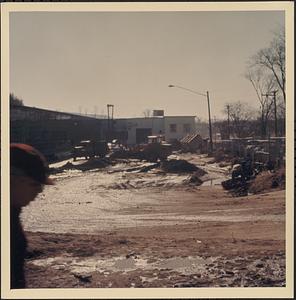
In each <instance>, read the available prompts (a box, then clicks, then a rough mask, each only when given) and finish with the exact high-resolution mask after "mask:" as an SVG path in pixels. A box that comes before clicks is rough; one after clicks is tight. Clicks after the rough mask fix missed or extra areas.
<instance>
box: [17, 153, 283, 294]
mask: <svg viewBox="0 0 296 300" xmlns="http://www.w3.org/2000/svg"><path fill="white" fill-rule="evenodd" d="M177 158H180V157H177ZM182 158H183V159H186V160H187V161H189V162H191V163H194V164H195V165H196V166H198V167H199V168H201V169H203V170H205V171H206V172H207V173H206V174H204V175H202V176H201V181H202V182H204V183H203V184H202V185H200V182H197V183H196V181H192V180H190V178H191V177H192V174H189V173H186V172H185V173H179V174H176V173H165V172H163V171H162V170H161V169H159V168H152V169H151V170H150V171H148V172H141V170H143V166H144V167H147V166H151V164H147V163H146V164H144V165H143V163H142V162H139V161H118V162H117V163H116V164H115V163H112V164H104V166H100V167H99V168H95V169H93V168H88V170H87V171H86V170H84V171H82V170H81V169H77V168H73V167H71V165H70V164H68V167H70V168H65V170H64V171H63V172H61V169H63V168H61V169H60V170H59V172H56V174H55V175H53V177H54V178H55V180H56V185H55V186H48V187H46V189H45V190H44V192H43V193H42V194H40V196H39V197H38V199H36V200H35V201H34V202H32V203H31V204H30V205H29V206H28V207H26V208H25V209H24V211H23V214H22V220H23V224H24V228H25V230H26V232H27V237H28V240H29V253H28V257H27V259H26V276H27V285H28V288H71V287H77V288H83V287H85V288H90V287H91V288H93V287H96V288H119V287H120V288H121V287H136V288H138V287H254V286H258V287H265V286H266V287H267V286H268V287H273V286H285V191H284V190H281V189H279V188H275V189H270V190H268V191H265V192H263V193H260V194H255V195H248V196H245V197H233V196H232V195H231V194H230V193H228V192H227V191H225V190H223V188H222V187H221V185H220V182H221V180H224V179H225V178H226V176H227V166H226V167H224V168H222V167H219V165H218V164H208V162H209V158H207V157H205V156H198V155H191V154H186V155H185V154H184V155H182ZM84 163H85V161H83V160H81V161H77V162H76V163H75V164H76V165H77V166H79V165H83V164H84ZM71 164H72V162H71ZM63 165H65V162H63V163H60V164H56V165H54V166H53V167H55V168H58V167H61V166H63ZM220 165H221V164H220ZM148 169H149V168H148Z"/></svg>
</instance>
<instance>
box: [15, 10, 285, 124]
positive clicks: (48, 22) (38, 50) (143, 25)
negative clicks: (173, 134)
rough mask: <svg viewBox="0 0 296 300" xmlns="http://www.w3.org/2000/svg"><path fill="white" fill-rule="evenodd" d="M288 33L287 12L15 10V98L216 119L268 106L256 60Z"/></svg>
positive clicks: (120, 113)
mask: <svg viewBox="0 0 296 300" xmlns="http://www.w3.org/2000/svg"><path fill="white" fill-rule="evenodd" d="M279 25H284V12H280V11H257V12H256V11H250V12H219V11H218V12H193V11H191V12H74V13H73V12H13V13H10V91H11V92H13V93H14V94H15V95H16V96H18V97H20V98H22V99H23V100H24V102H25V104H26V105H28V106H35V107H40V108H48V109H53V110H61V111H66V112H79V111H81V112H83V113H85V112H86V111H87V112H88V113H94V112H96V113H97V114H106V111H107V108H106V105H107V104H108V103H109V104H114V117H135V116H138V117H140V116H143V111H144V110H145V109H151V110H152V109H164V110H165V114H166V115H197V116H198V117H201V118H203V119H206V118H207V102H206V98H204V97H202V96H198V95H195V94H192V93H190V92H187V91H184V90H181V89H177V88H168V84H176V85H180V86H184V87H186V88H189V89H193V90H196V91H198V92H201V93H205V92H206V91H207V90H208V91H209V93H210V99H211V109H212V115H213V117H214V116H216V117H217V118H219V117H221V116H223V115H222V113H221V110H222V108H223V105H224V104H225V103H226V102H234V101H242V102H248V103H250V104H251V105H253V106H255V107H256V106H258V100H257V99H256V95H255V92H254V90H253V88H252V86H251V84H250V83H249V82H248V81H247V80H246V79H245V78H244V77H243V73H244V71H245V67H246V62H247V60H248V58H249V57H250V56H251V55H253V54H254V53H255V52H256V51H258V50H259V49H260V48H263V47H266V46H268V44H269V42H270V40H271V39H272V34H273V33H272V32H273V31H274V30H275V29H276V28H277V27H278V26H279Z"/></svg>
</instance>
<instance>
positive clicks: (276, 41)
mask: <svg viewBox="0 0 296 300" xmlns="http://www.w3.org/2000/svg"><path fill="white" fill-rule="evenodd" d="M251 61H252V65H253V66H255V65H257V66H261V67H262V68H264V69H266V70H268V71H269V72H270V74H272V75H273V76H274V79H275V81H276V83H277V85H278V87H279V88H280V90H281V92H282V94H283V98H284V101H286V91H285V88H286V56H285V30H284V28H282V27H281V28H279V29H278V30H277V31H276V32H274V38H273V40H272V41H271V43H270V45H269V47H267V48H264V49H261V50H259V51H258V52H257V53H256V54H255V55H254V56H253V57H252V58H251Z"/></svg>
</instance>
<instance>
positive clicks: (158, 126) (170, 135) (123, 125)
mask: <svg viewBox="0 0 296 300" xmlns="http://www.w3.org/2000/svg"><path fill="white" fill-rule="evenodd" d="M115 124H116V125H115V128H116V129H118V130H126V131H127V132H128V140H127V144H128V145H133V144H135V143H136V129H137V128H151V129H152V133H151V134H152V135H157V134H159V133H160V132H161V133H162V134H164V135H165V140H166V141H167V142H169V141H171V140H174V139H178V140H179V139H181V138H182V137H184V136H186V135H187V134H192V133H195V132H196V127H195V116H167V117H149V118H129V119H117V120H116V123H115ZM171 124H176V132H171V129H170V125H171ZM185 124H188V126H189V129H190V130H189V132H185V131H184V125H185Z"/></svg>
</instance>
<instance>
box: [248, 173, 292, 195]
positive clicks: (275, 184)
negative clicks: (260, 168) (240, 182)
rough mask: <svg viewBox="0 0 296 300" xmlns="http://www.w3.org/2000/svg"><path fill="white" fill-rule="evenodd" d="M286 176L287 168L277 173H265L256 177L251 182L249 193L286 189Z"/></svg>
mask: <svg viewBox="0 0 296 300" xmlns="http://www.w3.org/2000/svg"><path fill="white" fill-rule="evenodd" d="M285 185H286V174H285V168H281V169H278V170H276V171H273V172H271V171H264V172H262V173H260V174H258V175H257V176H256V178H255V179H254V180H253V181H252V182H251V184H250V187H249V192H250V193H253V194H258V193H262V192H266V191H270V190H272V189H275V188H277V189H281V190H283V189H285Z"/></svg>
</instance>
